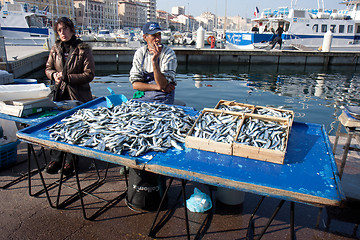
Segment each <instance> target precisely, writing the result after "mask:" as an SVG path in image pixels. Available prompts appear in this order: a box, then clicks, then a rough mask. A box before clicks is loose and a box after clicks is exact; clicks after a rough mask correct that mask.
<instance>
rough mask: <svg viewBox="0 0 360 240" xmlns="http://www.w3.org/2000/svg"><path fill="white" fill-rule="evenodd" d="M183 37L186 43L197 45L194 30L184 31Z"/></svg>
mask: <svg viewBox="0 0 360 240" xmlns="http://www.w3.org/2000/svg"><path fill="white" fill-rule="evenodd" d="M183 38H184V44H185V45H195V42H196V39H195V38H194V36H193V34H192V32H184V34H183Z"/></svg>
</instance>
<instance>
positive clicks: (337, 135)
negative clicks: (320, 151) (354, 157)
mask: <svg viewBox="0 0 360 240" xmlns="http://www.w3.org/2000/svg"><path fill="white" fill-rule="evenodd" d="M340 131H341V122H340V121H339V125H338V128H337V130H336V135H335V142H334V146H333V151H332V152H333V154H334V155H335V153H336V147H337V144H338V141H339V136H340Z"/></svg>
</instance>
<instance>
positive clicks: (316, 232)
mask: <svg viewBox="0 0 360 240" xmlns="http://www.w3.org/2000/svg"><path fill="white" fill-rule="evenodd" d="M331 139H333V138H331ZM341 147H342V146H341V145H339V148H338V155H336V157H340V154H341ZM25 159H26V145H25V144H24V143H21V144H20V145H19V149H18V162H20V161H24V160H25ZM359 159H360V156H359V153H358V152H352V153H351V156H349V158H348V161H347V165H346V169H345V174H346V175H348V176H352V177H351V178H350V179H354V178H355V177H359V176H360V166H359V164H358V163H359ZM356 161H357V162H356ZM91 163H92V162H91V161H90V160H89V159H84V158H83V159H81V161H80V170H81V174H80V177H81V178H82V179H83V180H82V182H81V184H82V187H85V186H87V185H89V184H90V183H91V182H93V181H94V180H95V179H96V174H95V171H94V169H93V165H92V164H91ZM99 164H100V168H102V169H103V168H104V164H101V163H99ZM119 170H120V167H115V166H112V167H111V168H110V170H109V171H110V172H109V175H108V178H107V181H106V183H105V184H103V185H102V186H101V187H99V188H98V189H96V190H94V191H93V192H92V193H93V194H94V196H95V195H96V197H94V196H86V197H85V198H84V201H85V204H86V207H87V213H88V214H91V213H93V212H94V209H95V207H96V206H101V205H102V204H104V202H103V201H102V199H108V200H110V199H112V198H114V197H116V196H117V195H119V194H121V193H122V191H124V190H125V181H124V177H123V176H121V175H120V174H119ZM24 172H26V163H22V164H19V165H17V166H15V167H11V168H8V169H3V170H2V171H1V172H0V184H1V186H3V185H4V184H6V183H8V182H9V181H11V180H13V179H15V178H16V177H17V176H19V174H20V173H24ZM44 176H45V179H46V182H47V183H51V182H52V181H55V180H56V179H57V177H58V175H49V174H46V173H45V174H44ZM344 176H345V175H344ZM65 184H66V185H67V186H66V187H64V188H63V192H62V198H61V199H60V201H63V200H64V199H65V198H67V197H68V196H70V195H71V194H73V193H75V190H74V189H73V187H76V185H75V181H74V178H70V179H68V180H67V181H66V182H65ZM195 186H196V187H198V188H200V189H201V190H203V191H204V192H207V193H209V192H208V188H207V187H206V186H204V185H199V184H194V183H189V184H188V185H187V191H188V197H189V196H190V194H191V193H192V192H193V189H194V187H195ZM31 190H32V193H36V192H37V191H39V190H41V183H40V181H39V177H38V175H35V176H34V177H33V181H32V188H31ZM179 190H180V182H175V184H173V186H172V188H171V190H170V199H169V205H171V204H173V203H175V197H174V196H176V195H177V194H178V192H179ZM56 193H57V188H53V189H52V190H51V191H50V196H51V198H52V202H53V203H55V200H56V199H55V196H56ZM214 195H215V196H216V191H215V192H214ZM259 199H260V197H259V196H258V195H254V194H246V195H245V201H244V203H243V205H242V206H241V207H239V206H227V205H224V204H221V203H220V202H215V203H214V204H215V207H214V208H213V211H214V215H213V217H207V214H201V213H190V212H189V220H190V231H191V234H192V236H191V237H192V238H194V237H195V234H196V232H197V229H198V228H199V227H200V226H204V228H203V229H204V231H203V232H202V234H203V235H201V236H202V239H245V236H246V229H247V225H248V220H249V218H250V215H251V212H252V210H253V209H254V208H255V206H256V204H257V201H258V200H259ZM0 202H1V206H0V214H1V218H0V232H1V234H0V239H4V240H5V239H6V240H9V239H36V240H45V239H46V240H48V239H107V240H108V239H151V238H150V237H148V236H147V233H148V230H149V227H150V226H151V223H152V220H153V217H154V213H139V212H134V211H132V210H130V209H129V208H128V207H127V206H126V204H125V203H124V201H120V202H118V203H116V204H115V205H114V206H113V207H112V208H110V209H109V210H108V211H105V212H104V213H102V214H101V215H100V216H99V217H98V218H96V220H95V221H88V220H84V218H83V215H82V210H81V205H80V201H75V202H73V203H71V204H69V205H67V206H65V207H64V208H63V209H54V208H51V207H50V206H49V203H48V201H47V199H46V196H45V194H43V193H40V195H38V196H36V197H31V196H29V191H28V181H26V180H25V181H21V182H19V183H17V184H15V185H13V186H11V187H9V188H8V189H1V190H0ZM278 202H279V200H277V199H272V198H269V199H266V200H265V202H264V204H263V205H262V207H261V208H260V210H259V212H258V213H257V214H256V216H255V219H256V233H257V234H258V233H259V232H260V231H261V227H263V226H264V225H265V224H266V221H267V220H268V219H269V218H270V216H271V214H272V211H273V209H274V208H275V206H276V205H277V203H278ZM358 205H359V204H357V206H358ZM358 209H359V208H358ZM165 212H167V211H166V210H164V211H163V212H162V213H165ZM359 212H360V211H358V212H355V211H354V210H353V209H352V210H351V214H346V215H344V216H346V217H353V218H357V219H359V216H360V214H359ZM318 213H319V209H318V208H316V207H312V206H308V205H303V204H295V234H296V239H339V240H342V239H353V238H355V239H360V230H357V232H356V233H355V235H353V236H351V235H352V234H353V229H354V225H353V224H351V223H346V222H342V221H338V220H333V221H332V222H331V225H330V230H329V231H325V224H326V213H325V211H324V212H323V213H322V214H321V220H320V225H319V228H316V222H317V216H318ZM203 223H204V224H203ZM156 237H157V239H186V231H185V224H184V212H183V208H181V206H180V205H177V208H176V209H175V211H174V212H173V213H169V219H168V220H167V221H166V222H165V225H164V226H163V227H162V228H161V229H160V231H159V232H158V233H157V235H156ZM288 238H289V204H288V203H285V205H284V207H283V208H282V209H281V210H280V212H279V215H278V216H277V217H276V218H275V220H274V222H273V224H272V225H271V226H270V228H269V229H268V231H267V233H266V234H265V235H264V237H263V239H288Z"/></svg>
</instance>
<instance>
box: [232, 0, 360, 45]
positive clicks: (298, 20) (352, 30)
mask: <svg viewBox="0 0 360 240" xmlns="http://www.w3.org/2000/svg"><path fill="white" fill-rule="evenodd" d="M342 4H344V5H345V6H346V8H345V9H343V10H337V9H332V10H327V9H325V8H318V9H296V8H290V9H289V8H287V7H281V8H279V9H277V10H274V11H272V10H271V9H265V10H264V11H263V12H262V13H261V15H260V17H258V18H255V19H252V23H253V25H257V26H258V27H259V31H258V32H249V31H248V32H245V31H244V32H227V33H226V40H227V42H228V43H230V44H232V45H235V46H236V47H238V48H243V49H256V48H264V47H266V46H267V45H269V43H270V42H271V41H272V39H273V38H274V36H275V31H276V29H277V28H278V27H279V26H280V25H282V26H283V29H284V32H283V34H282V39H283V46H284V48H297V47H299V46H300V47H301V46H303V47H306V48H307V49H313V50H317V49H321V47H322V44H323V39H324V35H325V33H327V32H331V35H332V42H331V49H332V50H341V51H360V42H359V39H360V0H351V1H350V0H347V1H343V2H342ZM265 26H266V30H265Z"/></svg>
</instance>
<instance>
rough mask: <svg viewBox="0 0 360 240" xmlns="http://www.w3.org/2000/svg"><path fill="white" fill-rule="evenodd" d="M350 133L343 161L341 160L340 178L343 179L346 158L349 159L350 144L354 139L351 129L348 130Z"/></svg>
mask: <svg viewBox="0 0 360 240" xmlns="http://www.w3.org/2000/svg"><path fill="white" fill-rule="evenodd" d="M347 131H348V136H347V138H346V143H345V146H344V153H343V156H342V159H341V166H340V170H339V178H340V179H341V177H342V175H343V172H344V167H345V164H346V158H347V155H348V153H349V147H350V143H351V139H352V137H353V132H352V130H351V129H347Z"/></svg>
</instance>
